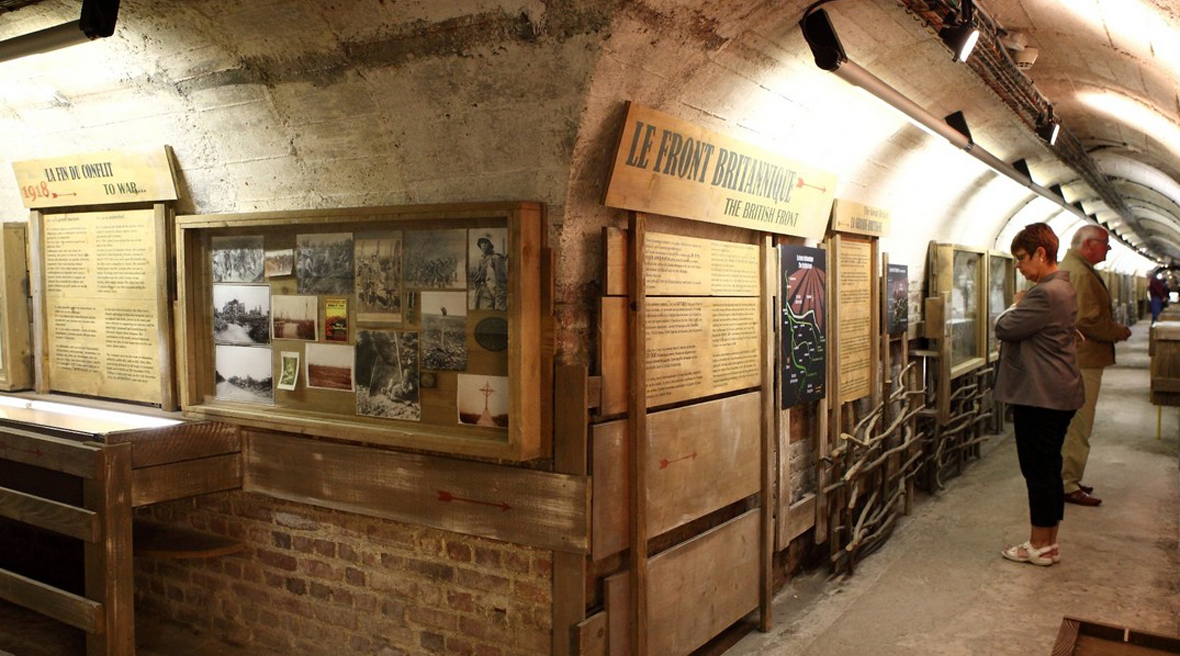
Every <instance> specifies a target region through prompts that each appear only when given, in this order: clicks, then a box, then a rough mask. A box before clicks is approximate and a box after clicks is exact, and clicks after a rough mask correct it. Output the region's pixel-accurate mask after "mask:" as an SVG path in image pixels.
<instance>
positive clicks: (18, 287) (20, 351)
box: [0, 223, 33, 391]
mask: <svg viewBox="0 0 1180 656" xmlns="http://www.w3.org/2000/svg"><path fill="white" fill-rule="evenodd" d="M0 294H3V295H4V296H3V298H0V390H4V391H14V390H23V389H29V388H30V387H32V386H33V345H32V342H31V341H30V339H29V335H31V334H32V326H31V325H30V320H29V266H28V225H27V224H25V223H5V224H4V225H3V226H2V228H0Z"/></svg>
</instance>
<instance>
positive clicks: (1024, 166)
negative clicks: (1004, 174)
mask: <svg viewBox="0 0 1180 656" xmlns="http://www.w3.org/2000/svg"><path fill="white" fill-rule="evenodd" d="M1012 168H1014V169H1016V170H1017V171H1020V172H1021V173H1023V174H1025V175H1027V176H1028V179H1029V180H1032V171H1030V170H1028V160H1026V159H1024V158H1023V157H1022V158H1020V159H1018V160H1016V161H1015V162H1012Z"/></svg>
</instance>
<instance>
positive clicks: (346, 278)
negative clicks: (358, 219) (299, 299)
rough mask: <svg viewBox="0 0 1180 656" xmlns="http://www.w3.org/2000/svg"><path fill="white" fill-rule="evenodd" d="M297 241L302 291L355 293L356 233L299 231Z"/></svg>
mask: <svg viewBox="0 0 1180 656" xmlns="http://www.w3.org/2000/svg"><path fill="white" fill-rule="evenodd" d="M295 242H296V244H297V245H298V248H297V249H296V253H295V274H296V277H298V279H299V285H298V289H299V293H300V294H351V293H353V264H352V260H353V250H352V233H349V232H333V233H328V234H314V235H298V236H297V237H296V238H295Z"/></svg>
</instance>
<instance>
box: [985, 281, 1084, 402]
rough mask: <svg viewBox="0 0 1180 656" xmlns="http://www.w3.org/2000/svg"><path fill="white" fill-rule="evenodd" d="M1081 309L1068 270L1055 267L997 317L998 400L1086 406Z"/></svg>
mask: <svg viewBox="0 0 1180 656" xmlns="http://www.w3.org/2000/svg"><path fill="white" fill-rule="evenodd" d="M1077 313H1078V303H1077V299H1076V297H1075V296H1074V291H1073V286H1071V285H1070V284H1069V272H1068V271H1056V272H1054V273H1051V274H1049V275H1047V276H1045V277H1044V278H1042V279H1041V281H1040V282H1039V283H1037V284H1036V285H1034V286H1033V288H1032V289H1030V290H1028V292H1026V293H1025V295H1024V298H1023V299H1021V301H1020V303H1019V304H1017V305H1013V306H1012V307H1010V308H1008V309H1007V310H1004V312H1003V313H1001V314H1000V316H999V317H998V318H996V337H997V338H999V340H1000V371H999V373H998V374H997V375H996V388H995V398H996V400H997V401H1003V402H1005V403H1012V404H1016V405H1030V406H1035V407H1038V408H1049V409H1051V410H1077V409H1078V408H1080V407H1082V404H1083V402H1084V400H1085V394H1084V392H1083V390H1082V375H1081V372H1079V371H1078V354H1077V345H1076V344H1075V343H1074V320H1075V318H1076V316H1077Z"/></svg>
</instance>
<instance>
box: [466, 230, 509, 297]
mask: <svg viewBox="0 0 1180 656" xmlns="http://www.w3.org/2000/svg"><path fill="white" fill-rule="evenodd" d="M475 244H476V245H477V246H479V250H480V251H481V252H482V253H483V256H482V257H481V258H480V259H479V263H478V264H476V265H475V266H474V267H472V271H471V281H472V282H473V283H474V284H475V308H474V309H476V310H482V309H485V308H486V309H489V310H507V309H508V258H506V257H504V256H503V255H501V254H499V253H497V252H496V248H495V246H494V245H492V240H491V239H488V238H487V237H480V238H479V240H478V241H476V242H475Z"/></svg>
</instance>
